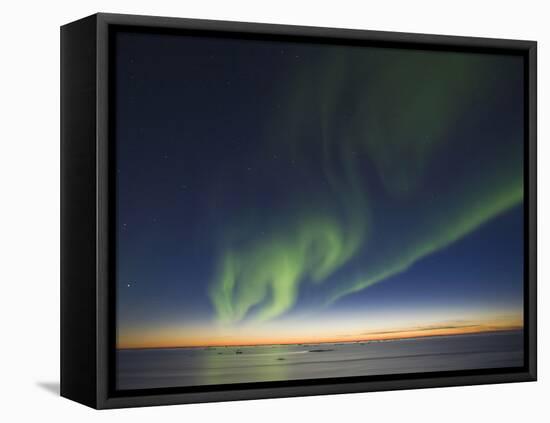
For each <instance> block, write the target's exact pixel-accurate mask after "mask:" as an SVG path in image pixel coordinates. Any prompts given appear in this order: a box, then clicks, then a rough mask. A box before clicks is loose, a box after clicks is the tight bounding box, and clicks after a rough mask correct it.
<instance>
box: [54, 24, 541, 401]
mask: <svg viewBox="0 0 550 423" xmlns="http://www.w3.org/2000/svg"><path fill="white" fill-rule="evenodd" d="M130 27H131V28H132V29H133V30H140V31H154V32H168V33H181V32H187V33H215V34H216V35H217V36H227V37H235V36H237V37H240V38H246V37H252V38H260V39H270V38H271V39H273V38H275V39H281V38H287V39H288V38H292V39H300V40H303V41H307V40H315V41H316V42H328V43H330V42H338V43H344V44H356V45H369V46H385V47H388V46H389V47H401V48H423V49H430V50H441V51H448V50H452V51H479V52H500V53H514V54H519V55H521V56H523V58H524V69H525V83H524V92H525V101H526V102H525V107H524V110H525V120H524V121H525V123H526V124H525V133H524V136H525V143H524V144H525V155H524V158H525V163H524V181H525V184H526V186H525V190H524V192H525V200H524V207H525V211H526V213H525V223H524V225H525V226H524V229H525V231H524V233H525V234H526V236H525V245H524V253H525V255H524V257H525V258H526V259H525V269H524V270H525V279H524V325H525V326H524V327H525V330H524V334H525V338H524V339H525V355H524V356H525V366H524V367H522V368H513V369H494V370H480V371H475V370H464V371H449V372H437V373H429V374H428V373H427V374H422V373H415V374H408V375H384V376H368V377H352V378H333V379H319V380H306V381H300V380H299V381H284V382H261V383H247V384H235V385H216V386H207V387H197V388H166V389H164V388H163V389H150V390H138V391H127V392H125V391H116V390H115V389H114V383H113V377H114V367H113V366H114V361H115V360H114V352H115V349H114V340H115V328H114V323H113V322H114V319H113V316H114V313H115V308H114V307H115V303H114V295H115V293H114V283H112V275H113V274H114V273H113V270H114V265H115V260H114V255H113V252H114V248H113V246H114V242H115V241H116V240H115V239H114V231H113V230H112V228H113V226H112V225H113V219H114V217H113V214H114V213H113V204H114V201H113V200H114V198H115V195H116V192H115V190H114V186H113V179H114V178H113V166H112V164H113V155H114V149H113V142H112V138H113V131H114V125H115V123H116V121H115V118H114V114H113V113H114V112H113V109H112V108H111V107H110V105H111V104H112V101H113V89H112V86H111V84H112V78H111V72H112V67H111V66H110V63H111V55H112V52H113V49H112V46H111V44H110V40H111V37H110V34H112V33H113V31H116V30H117V29H118V28H130ZM536 50H537V45H536V42H534V41H518V40H504V39H488V38H472V37H456V36H441V35H425V34H409V33H397V32H380V31H363V30H349V29H332V28H316V27H301V26H286V25H272V24H256V23H241V22H222V21H209V20H195V19H179V18H164V17H150V16H133V15H118V14H104V13H98V14H95V15H92V16H89V17H86V18H83V19H81V20H78V21H75V22H72V23H70V24H67V25H65V26H63V27H61V395H62V396H64V397H66V398H69V399H71V400H74V401H77V402H80V403H82V404H85V405H88V406H90V407H94V408H97V409H103V408H119V407H133V406H150V405H164V404H179V403H197V402H210V401H230V400H243V399H259V398H276V397H291V396H303V395H320V394H337V393H351V392H368V391H380V390H399V389H414V388H430V387H442V386H457V385H476V384H488V383H504V382H522V381H534V380H536V377H537V376H536V375H537V341H536V337H537V320H536V317H537V313H536V307H537V302H536V256H537V250H536V245H537V244H536V108H537V101H536V75H537V74H536V60H537V53H536ZM110 140H111V141H110Z"/></svg>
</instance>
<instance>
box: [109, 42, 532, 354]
mask: <svg viewBox="0 0 550 423" xmlns="http://www.w3.org/2000/svg"><path fill="white" fill-rule="evenodd" d="M116 48H117V53H116V75H115V77H116V119H117V120H116V128H117V129H116V169H117V204H116V207H117V218H116V219H117V294H116V295H117V328H118V344H119V346H120V347H129V346H169V345H206V344H217V343H218V344H219V343H222V344H223V343H227V344H229V343H254V342H270V341H273V342H276V341H281V342H282V341H284V340H286V339H289V340H290V339H292V340H296V341H298V342H299V341H300V340H304V339H305V340H308V339H310V338H311V339H325V337H329V338H331V339H345V338H346V337H348V338H350V339H354V337H360V336H364V334H368V333H371V334H374V333H382V332H384V331H386V332H387V333H390V332H392V331H395V330H396V329H398V330H413V329H414V330H418V329H421V330H424V329H426V328H428V329H434V328H440V329H444V328H451V327H452V328H462V327H464V328H466V327H473V326H476V327H483V328H486V329H491V328H496V327H507V326H514V327H516V326H518V325H521V324H522V321H521V319H522V317H521V316H522V304H523V294H522V292H523V124H524V122H523V61H522V58H520V57H518V56H506V55H492V54H476V53H453V52H433V51H420V50H401V49H389V48H374V47H358V46H355V47H353V46H341V45H327V44H324V45H323V44H312V43H308V44H306V43H297V42H290V41H284V42H283V41H260V40H245V39H222V38H215V37H210V38H209V37H196V36H177V35H166V34H164V35H160V34H156V35H155V34H144V33H141V34H140V33H118V34H117V38H116ZM312 337H313V338H312ZM346 339H347V338H346Z"/></svg>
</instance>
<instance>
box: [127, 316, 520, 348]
mask: <svg viewBox="0 0 550 423" xmlns="http://www.w3.org/2000/svg"><path fill="white" fill-rule="evenodd" d="M338 325H339V327H337V326H338ZM338 325H336V324H335V325H332V327H331V325H330V324H328V325H327V324H317V325H315V324H309V325H307V324H302V325H298V324H297V323H296V322H294V324H292V323H289V322H286V323H283V324H276V323H272V324H265V325H249V326H246V325H245V326H244V327H240V328H238V329H236V328H234V327H223V326H219V325H182V326H181V327H179V328H178V327H177V326H174V325H171V326H167V327H165V328H158V327H157V328H151V329H150V330H147V329H144V328H140V329H138V330H136V331H128V332H127V333H125V334H124V335H123V336H119V338H118V341H117V348H118V349H134V348H138V349H139V348H181V347H223V346H253V345H276V344H320V343H341V342H367V341H379V340H394V339H403V338H420V337H429V336H446V335H464V334H475V333H482V332H493V331H505V330H517V329H522V328H523V317H522V314H521V313H520V312H515V313H514V312H510V313H507V314H494V313H493V314H491V313H486V314H484V315H481V314H480V315H478V316H476V317H475V318H472V319H469V320H466V319H462V318H461V319H454V320H441V321H440V322H435V321H433V320H430V321H426V320H425V321H423V322H420V323H418V324H409V325H406V324H402V325H396V324H394V325H393V326H383V325H381V324H380V323H378V326H372V325H364V324H362V323H361V322H360V321H355V322H349V321H348V322H347V325H342V322H341V321H340V322H339V323H338ZM346 328H348V330H347V332H348V333H343V331H345V330H346ZM361 328H362V329H361Z"/></svg>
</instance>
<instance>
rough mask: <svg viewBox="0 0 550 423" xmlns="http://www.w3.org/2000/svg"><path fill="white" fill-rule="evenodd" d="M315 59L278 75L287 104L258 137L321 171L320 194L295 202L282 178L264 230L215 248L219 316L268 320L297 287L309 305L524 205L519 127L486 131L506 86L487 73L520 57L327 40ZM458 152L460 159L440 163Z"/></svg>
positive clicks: (371, 280) (374, 279) (363, 284)
mask: <svg viewBox="0 0 550 423" xmlns="http://www.w3.org/2000/svg"><path fill="white" fill-rule="evenodd" d="M327 50H328V51H327ZM317 60H318V63H317V64H316V66H315V67H314V69H312V66H304V67H302V68H301V69H300V72H298V74H297V75H295V76H294V78H293V80H292V81H291V82H289V81H284V83H283V85H282V87H281V91H283V90H284V89H283V87H291V90H290V92H287V93H286V94H283V95H282V98H281V103H282V104H284V105H286V108H282V110H284V111H283V112H281V114H280V116H275V117H274V118H273V122H271V124H269V125H268V128H267V131H266V132H267V133H268V134H269V135H268V138H269V139H270V140H271V142H272V146H273V148H277V149H278V150H279V151H280V150H281V149H284V151H287V152H288V154H289V155H290V156H291V157H293V160H297V161H298V162H299V163H300V168H301V169H306V170H308V169H309V170H311V173H312V175H316V173H315V172H316V171H315V170H314V168H319V167H320V168H321V169H320V173H321V175H320V177H321V178H322V179H323V180H324V181H325V182H326V189H325V190H324V192H323V193H322V194H316V195H311V196H308V195H306V196H305V197H306V198H304V195H301V193H300V192H294V191H293V188H292V187H289V192H288V203H289V206H287V207H286V208H285V207H282V209H281V211H280V212H278V216H277V219H276V220H274V221H273V222H272V224H271V225H270V226H269V228H268V229H267V230H266V233H265V234H263V235H262V236H260V235H258V231H259V230H257V231H251V232H250V231H249V232H250V233H248V235H247V236H246V238H247V239H246V242H242V236H241V237H240V238H239V241H237V240H234V241H231V239H229V241H228V242H227V243H226V244H225V245H224V249H223V251H222V252H221V254H220V264H219V268H218V271H217V273H216V275H215V277H214V280H213V283H212V284H211V287H210V298H211V300H212V303H213V306H214V309H215V311H216V314H217V317H218V319H219V321H221V322H223V323H226V324H231V323H238V322H240V321H242V320H243V319H245V318H251V319H253V320H256V321H260V322H261V321H266V320H270V319H273V318H276V317H278V316H280V315H282V314H283V313H285V312H287V311H289V310H291V309H292V307H293V306H294V305H295V304H296V303H297V300H298V297H299V295H300V293H301V287H303V286H305V285H304V284H310V286H312V287H314V289H313V290H312V289H309V290H308V292H310V296H311V295H312V294H311V292H314V295H313V296H314V297H315V298H314V300H313V302H314V303H316V304H318V305H319V306H321V305H329V304H331V303H333V302H334V301H336V300H337V299H339V298H342V297H344V296H346V295H350V294H352V293H354V292H358V291H361V290H363V289H365V288H367V287H369V286H372V285H373V284H376V283H379V282H382V281H385V280H387V279H389V278H390V277H392V276H394V275H396V274H398V273H401V272H404V271H406V270H407V269H408V268H409V267H410V266H412V265H413V264H414V263H416V262H418V261H419V260H421V259H422V258H424V257H426V256H428V255H430V254H432V253H435V252H437V251H440V250H442V249H444V248H445V247H447V246H449V245H450V244H452V243H454V242H455V241H457V240H460V239H461V238H463V237H465V236H466V235H468V234H469V233H471V232H473V231H475V230H476V229H477V228H479V227H480V226H481V225H483V224H484V223H486V222H487V221H489V220H491V219H492V218H494V217H495V216H497V215H499V214H501V213H503V212H505V211H506V210H509V209H510V208H512V207H514V206H517V205H518V204H521V202H522V201H523V167H522V163H523V158H522V154H523V153H522V142H521V141H522V134H521V133H502V132H499V131H497V130H491V129H486V128H485V127H484V126H483V122H484V121H483V116H484V114H487V113H491V111H492V110H493V109H494V108H495V107H497V106H496V105H498V103H499V101H500V100H499V92H501V90H505V89H506V88H507V87H506V84H507V83H508V81H507V80H506V79H505V78H504V77H499V74H497V73H495V71H494V70H495V69H497V70H498V69H499V68H500V67H506V66H508V67H511V68H513V69H516V67H518V68H519V69H521V62H519V61H518V62H513V60H514V59H513V58H506V57H497V56H489V55H475V54H463V53H438V54H434V53H431V52H422V51H406V50H390V49H387V50H386V49H370V50H361V49H357V48H351V47H350V48H342V47H334V48H328V47H326V48H325V51H324V52H323V54H320V55H319V57H318V59H317ZM488 98H489V99H492V101H490V102H487V99H488ZM486 103H489V104H486ZM473 108H477V110H478V112H477V113H475V114H474V117H473V118H467V117H466V116H467V114H468V112H470V111H471V110H472V109H473ZM518 114H519V115H521V113H518ZM519 118H520V119H521V117H519ZM460 127H465V128H466V129H468V130H471V131H473V132H482V133H483V137H484V138H485V139H487V140H489V141H491V144H495V140H496V141H499V142H498V143H496V145H498V148H497V149H496V150H495V149H493V150H492V151H491V152H484V151H478V149H476V145H475V142H474V140H470V139H468V138H467V137H466V138H464V139H463V138H460V137H456V136H453V133H455V132H456V131H457V130H459V128H460ZM457 138H458V140H457ZM457 148H458V150H460V151H461V152H462V153H461V154H462V155H461V156H460V157H457V158H456V160H453V159H449V158H448V154H449V153H448V152H449V151H451V152H454V151H455V150H456V149H457ZM449 168H451V169H450V170H451V172H449ZM449 173H451V174H452V176H449ZM318 176H319V175H318ZM434 178H435V180H437V184H435V187H434V184H433V181H434ZM429 181H432V183H430V184H428V182H429ZM317 182H318V180H317ZM387 225H389V226H390V227H393V228H394V229H395V228H396V227H398V228H399V230H398V231H395V230H393V231H384V228H385V227H388V226H387ZM233 226H234V227H237V228H239V227H242V228H244V227H245V226H246V224H245V223H241V224H238V223H237V224H236V225H233ZM229 238H231V237H229Z"/></svg>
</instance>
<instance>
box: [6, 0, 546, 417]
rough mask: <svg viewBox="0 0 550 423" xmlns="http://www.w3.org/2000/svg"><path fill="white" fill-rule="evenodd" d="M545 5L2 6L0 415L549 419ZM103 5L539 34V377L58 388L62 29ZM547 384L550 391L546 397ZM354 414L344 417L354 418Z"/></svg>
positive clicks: (276, 0) (107, 0) (155, 0)
mask: <svg viewBox="0 0 550 423" xmlns="http://www.w3.org/2000/svg"><path fill="white" fill-rule="evenodd" d="M545 3H547V2H545V1H542V0H539V1H536V0H532V1H531V0H521V1H519V0H516V1H506V0H498V1H483V0H475V1H470V0H460V1H441V0H434V1H427V0H413V1H411V0H402V1H392V0H386V1H381V0H378V1H369V0H362V1H355V2H354V1H350V0H338V1H330V2H326V1H322V0H317V1H301V0H271V1H258V0H255V1H252V0H251V1H248V0H231V1H228V0H225V1H224V0H197V1H183V0H180V1H169V0H149V1H142V0H95V1H90V0H81V1H55V0H51V1H34V2H33V1H24V0H20V1H18V2H16V1H12V2H9V3H8V2H4V3H3V4H2V23H1V24H0V31H1V37H0V46H1V49H0V57H1V59H0V60H1V64H0V74H1V77H0V104H1V108H2V110H1V111H2V113H1V116H2V117H1V124H0V128H1V137H0V148H1V152H0V198H1V200H0V201H1V206H0V214H1V216H0V239H1V241H0V249H1V254H0V257H1V261H0V283H1V287H2V291H1V292H2V294H1V296H0V313H1V316H0V342H1V347H0V357H1V359H0V366H1V367H0V398H1V404H2V405H1V406H0V420H2V421H5V422H17V421H29V422H30V421H36V420H44V421H54V419H60V421H65V420H66V421H75V422H87V421H96V420H100V419H101V420H104V421H117V422H126V421H132V422H139V421H157V422H160V421H176V420H179V421H187V422H191V421H201V422H203V421H223V422H224V423H225V422H233V421H235V422H237V421H238V422H240V423H245V422H253V421H254V422H256V421H261V422H281V421H284V422H308V421H315V422H335V421H339V422H343V421H345V420H344V419H350V420H349V421H353V422H357V421H384V422H393V421H395V422H407V423H408V422H423V423H427V422H438V423H440V422H443V421H444V422H449V423H450V422H460V423H464V422H468V421H470V422H480V421H496V422H499V423H504V422H519V421H525V420H526V419H529V418H533V419H534V420H533V421H548V416H550V411H549V404H548V401H549V400H548V398H550V396H549V395H548V392H550V389H549V388H550V382H548V378H549V376H550V374H549V371H550V370H549V367H548V365H547V362H546V361H545V357H544V354H545V353H547V352H548V343H549V336H546V335H547V334H545V333H544V332H543V331H545V330H547V328H548V325H549V311H548V306H549V304H548V298H547V294H548V292H549V290H548V288H547V286H546V282H547V279H548V277H549V276H550V264H549V263H550V247H549V246H548V241H549V238H550V224H549V223H548V220H547V219H546V217H547V216H549V215H550V199H549V195H548V190H547V184H548V183H550V157H549V155H550V147H549V146H548V144H547V142H546V141H547V138H548V135H549V133H548V131H549V129H548V128H549V125H548V121H547V120H546V118H547V117H548V115H549V113H550V105H549V103H548V102H549V98H548V90H549V83H550V78H549V77H548V75H549V74H550V47H549V45H550V25H549V24H548V17H549V16H550V13H549V11H548V10H545ZM97 11H103V12H118V13H135V14H151V15H164V16H175V17H189V18H207V19H223V20H238V21H253V22H270V23H282V24H298V25H315V26H330V27H342V28H358V29H375V30H392V31H409V32H425V33H436V34H450V35H473V36H482V37H500V38H518V39H532V40H537V41H538V42H539V325H540V330H539V357H540V373H539V375H540V376H539V382H536V383H522V384H506V385H492V386H475V387H460V388H442V389H429V390H416V391H402V392H380V393H369V394H351V395H336V396H322V397H309V398H291V399H277V400H260V401H241V402H233V403H218V404H201V405H186V406H169V407H153V408H142V409H127V410H115V411H101V412H97V411H93V410H91V409H88V408H86V407H84V406H81V405H78V404H76V403H72V402H71V401H68V400H65V399H62V398H60V397H58V396H57V395H56V394H54V391H55V390H57V389H58V388H57V384H58V383H59V376H58V375H59V364H58V361H59V359H58V357H59V332H58V328H59V323H58V322H59V26H60V25H62V24H64V23H67V22H70V21H72V20H75V19H78V18H81V17H83V16H87V15H89V14H92V13H95V12H97ZM545 389H546V390H547V393H546V395H544V391H545ZM346 421H347V420H346Z"/></svg>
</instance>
